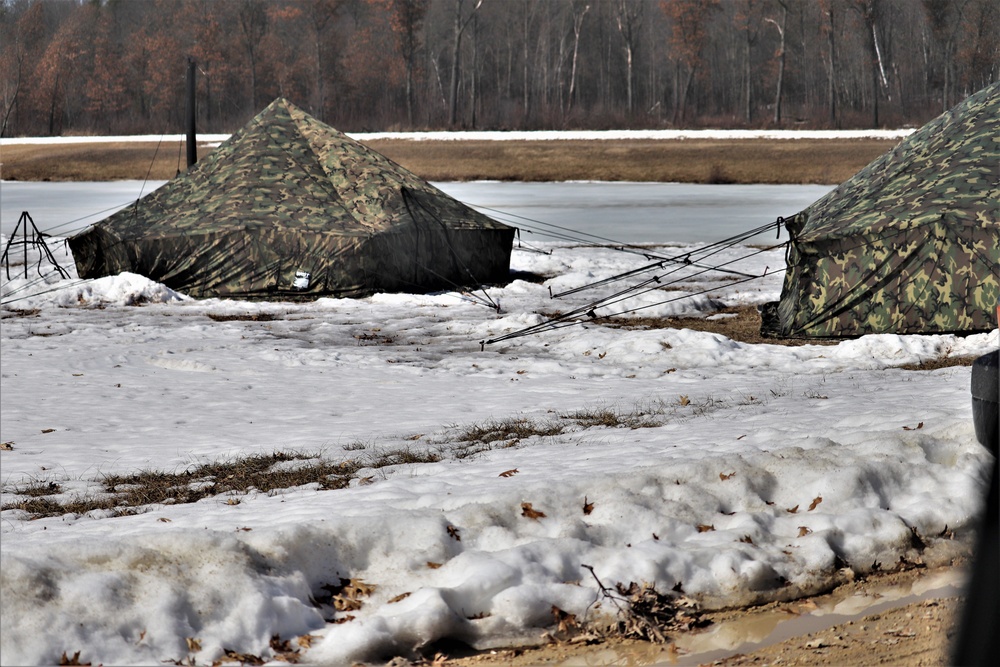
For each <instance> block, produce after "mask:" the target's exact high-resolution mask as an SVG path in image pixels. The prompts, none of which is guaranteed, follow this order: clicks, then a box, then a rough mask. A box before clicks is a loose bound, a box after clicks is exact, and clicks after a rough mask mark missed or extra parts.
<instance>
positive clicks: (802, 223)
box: [789, 82, 1000, 241]
mask: <svg viewBox="0 0 1000 667" xmlns="http://www.w3.org/2000/svg"><path fill="white" fill-rule="evenodd" d="M998 165H1000V82H998V83H994V84H992V85H990V86H988V87H986V88H984V89H983V90H981V91H979V92H978V93H976V94H974V95H972V96H970V97H968V98H967V99H966V100H965V101H964V102H962V103H961V104H959V105H957V106H956V107H954V108H953V109H951V110H950V111H947V112H945V113H943V114H941V115H940V116H938V117H937V118H935V119H934V120H932V121H931V122H929V123H927V124H926V125H924V126H923V127H922V128H921V129H920V130H918V131H917V132H915V133H913V134H912V135H910V136H909V137H908V138H907V139H905V140H904V141H902V142H900V143H899V145H897V146H896V148H894V149H893V150H891V151H889V152H887V153H885V154H884V155H882V156H881V157H880V158H878V159H876V160H875V161H874V162H872V163H871V164H869V165H868V166H867V167H865V168H864V169H862V170H861V171H859V172H858V173H857V174H855V175H854V176H853V177H851V178H850V179H848V180H847V181H845V182H844V183H843V184H841V185H840V186H839V187H838V188H837V189H836V190H833V191H831V192H830V193H828V194H827V195H826V196H825V197H822V198H821V199H819V200H817V201H816V202H814V203H813V204H811V205H810V206H809V207H808V208H806V209H805V210H804V211H802V212H801V213H799V214H798V215H796V216H795V218H794V219H793V220H792V221H790V222H789V231H790V232H791V233H792V235H793V236H795V237H798V238H800V239H801V240H803V241H810V240H815V239H818V238H832V237H838V236H839V237H847V236H853V235H856V234H859V233H863V234H872V235H879V234H881V233H891V232H890V230H892V229H904V228H910V227H917V226H920V225H922V224H926V223H929V222H938V221H941V220H942V219H944V220H947V221H948V222H949V224H951V225H993V226H997V225H1000V178H998V172H997V170H998Z"/></svg>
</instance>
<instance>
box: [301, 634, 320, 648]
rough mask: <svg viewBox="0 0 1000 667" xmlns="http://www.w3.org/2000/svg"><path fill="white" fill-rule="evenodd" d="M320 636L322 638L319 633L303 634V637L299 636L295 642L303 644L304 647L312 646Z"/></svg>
mask: <svg viewBox="0 0 1000 667" xmlns="http://www.w3.org/2000/svg"><path fill="white" fill-rule="evenodd" d="M319 638H320V636H319V635H302V636H301V637H298V638H297V639H296V640H295V643H296V644H298V645H299V646H301V647H302V648H309V647H310V646H312V643H313V642H314V641H316V640H317V639H319Z"/></svg>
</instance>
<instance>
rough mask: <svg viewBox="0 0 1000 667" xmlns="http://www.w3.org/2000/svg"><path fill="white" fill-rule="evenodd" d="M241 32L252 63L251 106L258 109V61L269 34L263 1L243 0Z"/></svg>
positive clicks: (240, 17) (240, 11)
mask: <svg viewBox="0 0 1000 667" xmlns="http://www.w3.org/2000/svg"><path fill="white" fill-rule="evenodd" d="M239 19H240V30H241V31H242V35H243V47H244V48H245V49H246V52H247V59H248V60H249V61H250V105H251V107H252V108H253V109H255V110H256V109H258V108H259V107H260V105H259V104H258V101H257V60H258V57H259V49H260V42H261V40H262V39H264V35H266V34H267V24H268V20H267V6H266V4H265V3H264V1H263V0H243V3H242V4H241V5H240V10H239Z"/></svg>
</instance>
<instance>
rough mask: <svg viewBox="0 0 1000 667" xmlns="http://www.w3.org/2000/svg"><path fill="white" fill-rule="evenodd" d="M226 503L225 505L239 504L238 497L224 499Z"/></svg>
mask: <svg viewBox="0 0 1000 667" xmlns="http://www.w3.org/2000/svg"><path fill="white" fill-rule="evenodd" d="M226 504H227V505H239V504H240V499H239V498H229V499H228V500H227V501H226Z"/></svg>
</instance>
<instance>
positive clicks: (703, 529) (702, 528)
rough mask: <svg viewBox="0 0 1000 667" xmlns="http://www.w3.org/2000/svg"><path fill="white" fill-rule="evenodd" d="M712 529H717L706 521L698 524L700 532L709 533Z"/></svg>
mask: <svg viewBox="0 0 1000 667" xmlns="http://www.w3.org/2000/svg"><path fill="white" fill-rule="evenodd" d="M711 530H715V526H710V525H708V524H704V523H699V524H698V532H699V533H707V532H709V531H711Z"/></svg>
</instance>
